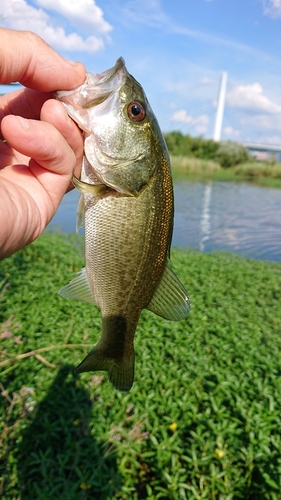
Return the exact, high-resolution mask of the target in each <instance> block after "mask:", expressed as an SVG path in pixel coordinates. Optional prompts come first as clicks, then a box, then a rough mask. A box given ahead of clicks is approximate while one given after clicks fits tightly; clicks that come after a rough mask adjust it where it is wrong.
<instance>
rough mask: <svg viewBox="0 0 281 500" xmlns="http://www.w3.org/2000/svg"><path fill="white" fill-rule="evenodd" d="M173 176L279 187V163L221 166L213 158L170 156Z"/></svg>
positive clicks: (280, 179)
mask: <svg viewBox="0 0 281 500" xmlns="http://www.w3.org/2000/svg"><path fill="white" fill-rule="evenodd" d="M171 163H172V169H173V177H174V178H175V179H178V178H186V179H190V180H207V179H208V180H223V181H247V182H253V183H255V184H259V185H261V186H268V187H277V188H281V163H278V162H276V163H269V162H255V161H250V162H246V163H241V164H239V165H236V166H235V167H229V168H223V167H221V166H220V164H219V163H218V162H216V161H214V160H205V159H201V158H194V157H188V156H171Z"/></svg>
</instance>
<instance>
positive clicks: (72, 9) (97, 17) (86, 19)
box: [36, 0, 112, 34]
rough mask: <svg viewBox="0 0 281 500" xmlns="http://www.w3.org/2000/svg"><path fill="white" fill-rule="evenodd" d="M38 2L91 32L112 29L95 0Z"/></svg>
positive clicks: (42, 0) (38, 0)
mask: <svg viewBox="0 0 281 500" xmlns="http://www.w3.org/2000/svg"><path fill="white" fill-rule="evenodd" d="M36 3H37V4H38V5H39V6H40V7H43V8H44V9H47V10H49V9H51V10H54V11H56V12H58V13H59V14H61V15H62V16H64V17H65V18H66V19H69V20H70V21H71V23H72V24H74V25H75V26H78V27H79V28H81V29H85V30H87V31H89V32H94V33H95V32H96V31H98V32H99V33H103V34H106V33H108V32H109V31H111V30H112V26H111V25H110V24H109V23H108V22H107V21H105V20H104V18H103V11H102V10H101V9H100V7H98V6H97V5H96V3H95V0H36Z"/></svg>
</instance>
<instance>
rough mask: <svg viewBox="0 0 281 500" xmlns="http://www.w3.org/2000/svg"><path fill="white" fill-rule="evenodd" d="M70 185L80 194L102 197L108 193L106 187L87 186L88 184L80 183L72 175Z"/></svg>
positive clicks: (103, 185)
mask: <svg viewBox="0 0 281 500" xmlns="http://www.w3.org/2000/svg"><path fill="white" fill-rule="evenodd" d="M72 184H73V185H74V186H75V187H76V189H78V191H80V193H84V194H94V195H96V196H103V195H104V194H105V193H106V192H107V191H108V186H106V185H105V184H89V183H88V182H84V181H81V180H80V179H78V178H77V177H76V175H74V174H73V175H72Z"/></svg>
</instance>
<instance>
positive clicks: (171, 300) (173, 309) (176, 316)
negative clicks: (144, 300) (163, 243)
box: [146, 264, 190, 321]
mask: <svg viewBox="0 0 281 500" xmlns="http://www.w3.org/2000/svg"><path fill="white" fill-rule="evenodd" d="M146 309H148V310H149V311H152V312H154V313H155V314H158V316H162V317H163V318H165V319H170V320H172V321H180V320H182V319H184V318H186V317H187V316H188V314H189V310H190V301H189V297H188V295H187V292H186V290H185V288H184V286H183V285H182V284H181V282H180V281H179V279H178V277H177V276H176V275H175V273H174V272H173V271H172V270H171V269H170V267H169V265H168V264H167V265H166V268H165V271H164V274H163V276H162V279H161V281H160V283H159V285H158V287H157V288H156V291H155V293H154V295H153V297H152V299H151V301H150V302H149V304H148V305H147V306H146Z"/></svg>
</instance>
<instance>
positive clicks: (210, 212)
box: [173, 181, 281, 261]
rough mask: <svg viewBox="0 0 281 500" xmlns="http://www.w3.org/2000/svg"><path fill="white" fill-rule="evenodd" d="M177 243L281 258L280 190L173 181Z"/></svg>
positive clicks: (240, 184)
mask: <svg viewBox="0 0 281 500" xmlns="http://www.w3.org/2000/svg"><path fill="white" fill-rule="evenodd" d="M173 244H174V245H177V246H180V247H188V246H192V247H194V248H198V249H200V250H203V251H205V252H210V251H212V250H214V249H217V250H222V249H224V250H231V251H234V252H239V253H241V254H243V255H246V256H249V257H254V258H257V259H268V260H275V261H281V190H279V189H271V188H263V187H259V186H253V185H251V184H247V183H230V182H212V183H210V184H205V183H191V182H188V181H181V182H180V183H179V184H176V185H175V231H174V237H173Z"/></svg>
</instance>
